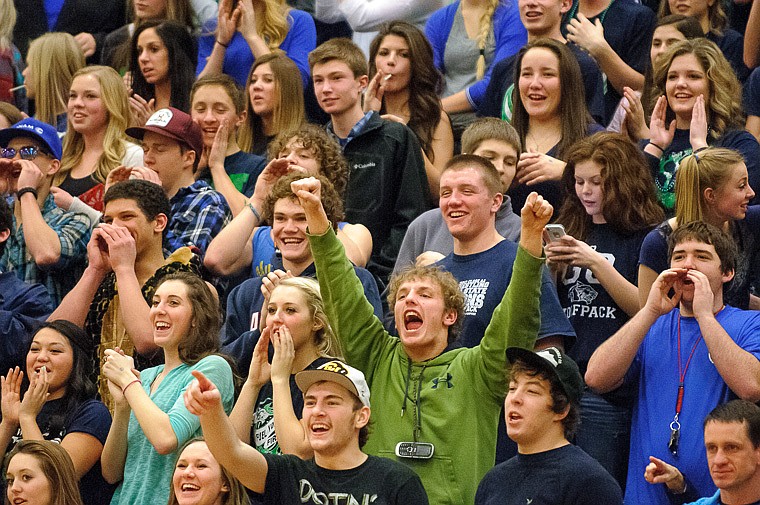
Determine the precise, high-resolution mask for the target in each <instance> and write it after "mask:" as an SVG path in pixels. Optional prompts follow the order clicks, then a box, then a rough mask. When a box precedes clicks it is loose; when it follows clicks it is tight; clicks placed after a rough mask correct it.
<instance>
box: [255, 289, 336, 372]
mask: <svg viewBox="0 0 760 505" xmlns="http://www.w3.org/2000/svg"><path fill="white" fill-rule="evenodd" d="M280 286H283V287H292V288H296V289H298V290H299V291H300V292H301V293H303V296H304V299H305V301H306V306H307V307H309V312H310V313H311V317H312V318H313V319H314V322H315V323H320V325H321V326H322V327H321V328H319V329H318V330H316V331H314V344H315V345H316V347H317V352H318V353H319V355H320V356H321V357H323V358H338V359H343V352H342V351H341V347H340V342H339V341H338V338H337V337H336V336H335V332H333V329H332V327H331V326H330V321H329V320H328V319H327V313H326V312H325V302H324V301H322V294H321V293H320V291H319V283H318V282H317V281H316V280H315V279H312V278H310V277H291V278H288V279H283V280H282V281H280V283H279V284H278V285H277V287H280ZM275 289H277V288H275ZM264 310H266V308H264Z"/></svg>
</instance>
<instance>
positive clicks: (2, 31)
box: [0, 0, 16, 51]
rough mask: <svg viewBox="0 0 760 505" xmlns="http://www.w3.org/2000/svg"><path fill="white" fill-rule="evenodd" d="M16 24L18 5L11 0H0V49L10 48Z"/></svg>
mask: <svg viewBox="0 0 760 505" xmlns="http://www.w3.org/2000/svg"><path fill="white" fill-rule="evenodd" d="M15 26H16V6H15V5H14V4H13V2H12V1H11V0H0V50H2V51H4V50H6V49H10V48H11V45H12V42H11V41H12V40H13V28H15Z"/></svg>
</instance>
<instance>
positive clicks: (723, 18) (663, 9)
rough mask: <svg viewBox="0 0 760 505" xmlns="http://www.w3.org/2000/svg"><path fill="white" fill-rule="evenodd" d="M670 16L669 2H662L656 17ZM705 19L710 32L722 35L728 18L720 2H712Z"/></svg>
mask: <svg viewBox="0 0 760 505" xmlns="http://www.w3.org/2000/svg"><path fill="white" fill-rule="evenodd" d="M670 14H673V11H672V10H671V9H670V0H662V1H661V2H660V9H659V11H658V12H657V17H658V18H664V17H665V16H669V15H670ZM707 19H709V20H710V31H711V32H712V33H714V34H715V35H722V34H723V30H724V29H725V28H726V26H728V16H727V15H726V11H725V10H723V2H722V1H721V0H714V1H713V4H712V5H709V6H708V7H707Z"/></svg>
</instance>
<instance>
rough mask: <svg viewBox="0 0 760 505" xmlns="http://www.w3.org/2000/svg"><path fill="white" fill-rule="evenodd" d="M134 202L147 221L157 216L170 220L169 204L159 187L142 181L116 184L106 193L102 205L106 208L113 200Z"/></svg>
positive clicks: (136, 180) (134, 180) (135, 180)
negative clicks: (163, 216)
mask: <svg viewBox="0 0 760 505" xmlns="http://www.w3.org/2000/svg"><path fill="white" fill-rule="evenodd" d="M120 199H127V200H134V201H135V203H136V204H137V207H138V208H139V209H140V211H141V212H142V213H143V215H145V218H146V219H147V220H148V221H153V220H154V219H156V216H157V215H159V214H164V215H165V216H166V217H167V218H171V210H172V207H171V204H170V203H169V199H168V198H166V193H164V190H163V188H162V187H161V186H159V185H158V184H156V183H154V182H150V181H144V180H142V179H130V180H128V181H122V182H117V183H116V184H114V185H113V186H111V187H110V188H108V191H106V194H105V196H103V205H104V206H107V205H108V203H109V202H111V201H113V200H120Z"/></svg>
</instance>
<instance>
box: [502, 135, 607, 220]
mask: <svg viewBox="0 0 760 505" xmlns="http://www.w3.org/2000/svg"><path fill="white" fill-rule="evenodd" d="M601 131H604V128H603V127H602V126H601V125H599V124H597V123H592V124H590V125H588V127H586V135H587V136H590V135H593V134H595V133H599V132H601ZM546 154H547V155H549V156H551V157H552V158H558V159H561V158H560V157H559V155H558V154H557V146H556V145H555V146H554V147H552V148H551V149H549V152H548V153H546ZM562 161H564V160H562ZM533 191H535V192H536V193H538V194H539V195H541V196H543V197H544V200H546V201H547V202H549V203H550V204H552V207H554V208H555V209H559V208H561V207H562V202H563V201H564V200H565V197H566V196H567V195H566V194H565V189H564V188H563V187H562V182H561V181H543V182H539V183H537V184H532V185H530V186H528V185H526V184H517V185H516V186H512V188H510V189H509V191H508V192H507V193H508V194H509V196H510V197H511V198H512V208H513V209H522V208H523V206H524V205H525V200H527V199H528V195H530V194H531V193H532V192H533Z"/></svg>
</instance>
